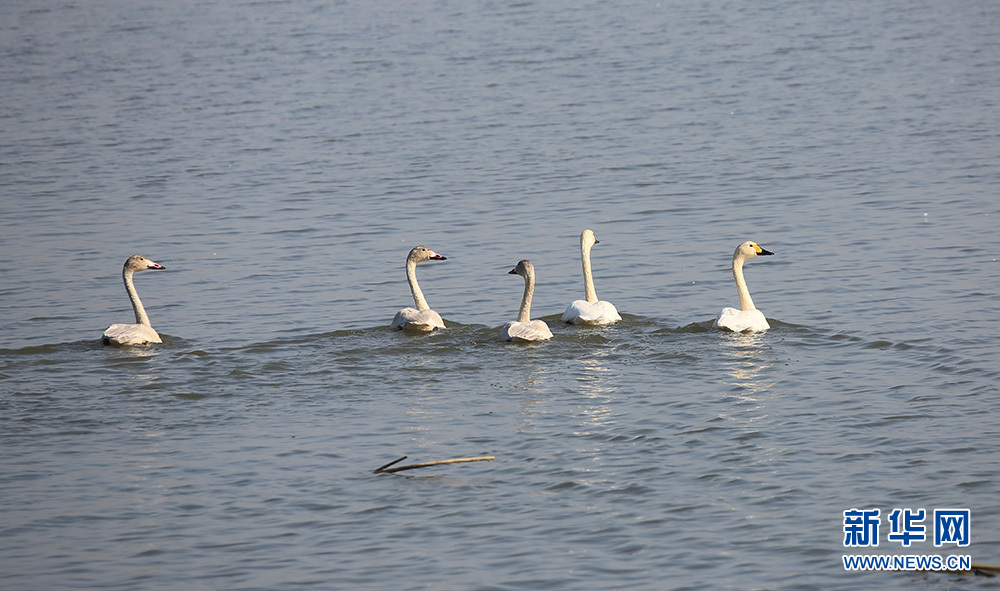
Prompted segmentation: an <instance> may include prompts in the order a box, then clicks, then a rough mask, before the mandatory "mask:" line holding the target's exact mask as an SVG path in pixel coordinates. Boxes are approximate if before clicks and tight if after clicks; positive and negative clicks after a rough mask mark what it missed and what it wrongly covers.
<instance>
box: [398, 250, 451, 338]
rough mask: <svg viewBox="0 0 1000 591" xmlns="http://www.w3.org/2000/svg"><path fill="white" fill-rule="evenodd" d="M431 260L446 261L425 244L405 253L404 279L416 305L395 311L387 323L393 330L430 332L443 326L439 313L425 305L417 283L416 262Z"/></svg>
mask: <svg viewBox="0 0 1000 591" xmlns="http://www.w3.org/2000/svg"><path fill="white" fill-rule="evenodd" d="M431 260H434V261H446V260H448V259H447V257H443V256H441V255H439V254H438V253H436V252H434V251H433V250H431V249H429V248H427V247H426V246H417V247H414V249H413V250H411V251H410V254H409V255H407V257H406V281H407V282H409V284H410V293H412V294H413V303H414V304H415V305H416V306H417V307H416V308H403V309H402V310H400V311H399V312H396V316H395V318H393V319H392V324H390V325H389V327H390V328H392V329H393V330H407V331H414V332H431V331H432V330H437V329H439V328H444V321H443V320H441V315H440V314H438V313H437V312H435V311H434V310H431V308H430V306H428V305H427V300H425V299H424V293H423V292H422V291H420V286H419V285H417V263H422V262H424V261H431Z"/></svg>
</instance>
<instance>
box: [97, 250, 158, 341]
mask: <svg viewBox="0 0 1000 591" xmlns="http://www.w3.org/2000/svg"><path fill="white" fill-rule="evenodd" d="M165 268H166V267H164V266H163V265H160V264H158V263H154V262H153V261H151V260H149V259H147V258H146V257H144V256H142V255H138V254H134V255H132V256H130V257H129V258H128V260H127V261H125V266H124V267H122V280H123V281H124V282H125V291H126V292H128V299H130V300H131V301H132V309H133V310H135V322H136V323H135V324H112V325H111V326H109V327H108V329H107V330H106V331H104V336H103V337H102V338H101V340H102V341H104V344H105V345H144V344H146V343H162V342H163V341H162V340H160V335H158V334H156V331H155V330H153V327H152V326H151V325H150V324H149V316H146V309H145V308H143V307H142V302H141V301H139V294H138V293H136V291H135V285H133V284H132V275H133V274H134V273H135V272H136V271H145V270H146V269H165Z"/></svg>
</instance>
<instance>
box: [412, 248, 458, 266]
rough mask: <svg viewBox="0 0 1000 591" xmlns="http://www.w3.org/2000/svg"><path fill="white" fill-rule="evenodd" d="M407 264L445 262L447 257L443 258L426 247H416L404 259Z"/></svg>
mask: <svg viewBox="0 0 1000 591" xmlns="http://www.w3.org/2000/svg"><path fill="white" fill-rule="evenodd" d="M406 260H407V261H408V262H413V263H422V262H424V261H447V260H448V257H443V256H441V255H439V254H438V253H436V252H434V251H433V250H431V249H429V248H427V247H426V246H416V247H414V248H413V250H411V251H410V254H409V255H408V256H407V257H406Z"/></svg>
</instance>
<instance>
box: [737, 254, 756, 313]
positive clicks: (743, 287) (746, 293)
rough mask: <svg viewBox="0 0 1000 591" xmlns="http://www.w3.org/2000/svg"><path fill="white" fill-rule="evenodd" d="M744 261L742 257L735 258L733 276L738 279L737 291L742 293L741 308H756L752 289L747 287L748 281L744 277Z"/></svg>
mask: <svg viewBox="0 0 1000 591" xmlns="http://www.w3.org/2000/svg"><path fill="white" fill-rule="evenodd" d="M743 261H744V259H743V258H741V257H735V258H733V278H734V279H736V291H737V292H739V294H740V309H741V310H755V309H756V308H754V305H753V299H751V298H750V290H749V289H747V281H746V279H744V278H743Z"/></svg>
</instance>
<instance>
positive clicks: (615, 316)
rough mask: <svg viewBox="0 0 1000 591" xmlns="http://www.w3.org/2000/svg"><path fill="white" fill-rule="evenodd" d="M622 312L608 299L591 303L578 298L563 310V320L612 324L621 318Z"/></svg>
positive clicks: (572, 322)
mask: <svg viewBox="0 0 1000 591" xmlns="http://www.w3.org/2000/svg"><path fill="white" fill-rule="evenodd" d="M621 319H622V317H621V314H619V313H618V309H617V308H615V306H614V304H612V303H611V302H606V301H603V300H602V301H599V302H597V303H594V304H591V303H590V302H588V301H587V300H576V301H574V302H572V303H571V304H570V305H569V306H566V311H565V312H563V315H562V321H563V322H567V323H569V324H592V325H601V324H611V323H612V322H618V321H619V320H621Z"/></svg>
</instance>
